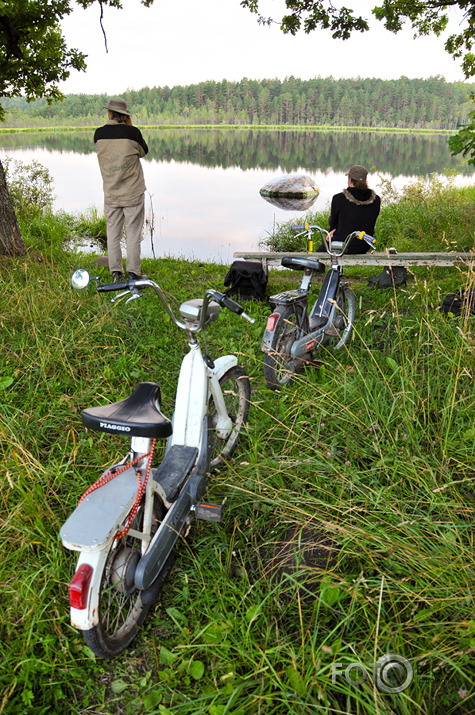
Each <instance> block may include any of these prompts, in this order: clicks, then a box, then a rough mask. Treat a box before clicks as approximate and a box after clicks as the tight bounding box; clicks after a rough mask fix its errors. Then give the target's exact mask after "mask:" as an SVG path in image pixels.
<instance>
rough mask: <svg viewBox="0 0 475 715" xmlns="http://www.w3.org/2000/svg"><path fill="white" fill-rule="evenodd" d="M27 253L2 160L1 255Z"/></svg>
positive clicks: (0, 163)
mask: <svg viewBox="0 0 475 715" xmlns="http://www.w3.org/2000/svg"><path fill="white" fill-rule="evenodd" d="M24 253H26V246H25V242H24V241H23V238H22V235H21V231H20V227H19V225H18V221H17V218H16V214H15V209H14V208H13V203H12V200H11V197H10V192H9V191H8V186H7V181H6V179H5V172H4V171H3V166H2V162H1V161H0V255H3V256H22V255H23V254H24Z"/></svg>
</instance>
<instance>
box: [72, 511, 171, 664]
mask: <svg viewBox="0 0 475 715" xmlns="http://www.w3.org/2000/svg"><path fill="white" fill-rule="evenodd" d="M163 516H164V509H163V505H162V504H161V502H160V501H159V500H158V498H155V503H154V515H153V523H152V534H153V533H155V531H156V530H157V528H158V526H159V523H160V521H161V520H162V519H163ZM142 522H143V505H142V506H141V507H139V510H138V511H137V514H136V515H135V517H134V520H133V522H132V526H131V529H136V530H138V531H140V530H141V528H142ZM140 556H141V539H139V538H137V537H135V536H133V534H131V533H130V532H129V533H128V534H126V536H124V537H123V538H121V539H117V540H114V541H112V543H111V545H110V547H109V552H108V554H107V558H106V560H105V563H104V567H103V571H102V577H101V580H100V585H99V613H98V616H99V622H98V624H97V625H96V626H94V627H93V628H91V629H89V630H87V631H83V632H82V633H83V636H84V640H85V641H86V644H87V645H88V646H89V648H90V649H91V650H92V651H93V652H94V653H95V654H96V655H97V656H98V657H99V658H114V657H115V656H117V655H119V653H121V652H122V651H123V650H124V649H125V648H127V646H129V645H130V643H131V642H132V641H133V639H134V638H135V636H136V635H137V633H138V631H139V628H140V626H141V625H142V624H143V622H144V620H145V617H146V616H147V613H148V611H149V610H150V606H151V605H152V603H151V601H150V599H146V598H142V594H143V593H144V592H142V591H139V590H138V589H136V588H135V584H134V576H135V569H136V567H137V564H138V562H139V560H140ZM170 563H172V561H170ZM164 569H165V570H166V569H167V564H165V566H164ZM169 570H170V569H169V568H168V571H169ZM168 571H167V574H162V581H164V578H163V576H166V575H168ZM158 578H160V575H159V577H158Z"/></svg>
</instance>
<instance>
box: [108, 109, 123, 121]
mask: <svg viewBox="0 0 475 715" xmlns="http://www.w3.org/2000/svg"><path fill="white" fill-rule="evenodd" d="M109 112H110V113H111V119H117V121H118V122H119V124H125V123H126V122H127V115H126V114H120V113H119V112H113V111H112V109H109Z"/></svg>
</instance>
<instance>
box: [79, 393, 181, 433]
mask: <svg viewBox="0 0 475 715" xmlns="http://www.w3.org/2000/svg"><path fill="white" fill-rule="evenodd" d="M160 398H161V393H160V386H159V385H157V384H155V383H154V382H140V383H139V384H138V385H137V387H136V388H135V390H134V391H133V393H132V394H131V395H129V397H126V398H125V400H120V402H113V403H112V404H110V405H102V406H100V407H89V408H87V409H86V410H84V411H83V413H82V423H83V425H84V426H85V427H88V428H89V429H92V430H96V431H97V432H109V433H111V434H119V435H122V436H123V437H148V438H150V439H154V438H157V437H169V436H170V435H171V433H172V423H171V422H170V420H169V419H168V418H167V417H165V415H163V414H162V413H161V411H160V407H159V405H160Z"/></svg>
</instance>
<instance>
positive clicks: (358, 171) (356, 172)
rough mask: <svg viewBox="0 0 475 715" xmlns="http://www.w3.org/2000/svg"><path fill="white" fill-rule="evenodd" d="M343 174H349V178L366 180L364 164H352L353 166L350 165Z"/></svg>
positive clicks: (366, 174) (366, 171) (366, 172)
mask: <svg viewBox="0 0 475 715" xmlns="http://www.w3.org/2000/svg"><path fill="white" fill-rule="evenodd" d="M345 176H349V177H350V179H353V180H354V181H366V177H367V176H368V169H365V167H364V166H360V164H354V165H353V166H350V168H349V169H348V171H347V172H346V174H345Z"/></svg>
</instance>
